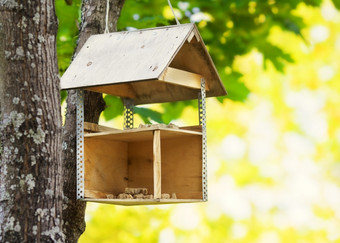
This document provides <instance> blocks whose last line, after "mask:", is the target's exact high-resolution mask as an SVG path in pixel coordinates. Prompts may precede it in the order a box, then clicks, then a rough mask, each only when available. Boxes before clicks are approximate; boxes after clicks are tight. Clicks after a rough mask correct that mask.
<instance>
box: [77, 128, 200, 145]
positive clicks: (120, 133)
mask: <svg viewBox="0 0 340 243" xmlns="http://www.w3.org/2000/svg"><path fill="white" fill-rule="evenodd" d="M154 130H161V131H163V134H162V136H163V137H164V138H172V137H185V136H192V135H197V136H200V135H202V132H200V131H193V130H189V129H177V128H161V127H157V128H153V127H144V128H133V129H127V130H112V131H108V132H100V133H89V134H85V135H84V136H85V137H97V138H99V137H100V138H101V139H105V140H115V141H124V142H134V141H147V140H153V131H154Z"/></svg>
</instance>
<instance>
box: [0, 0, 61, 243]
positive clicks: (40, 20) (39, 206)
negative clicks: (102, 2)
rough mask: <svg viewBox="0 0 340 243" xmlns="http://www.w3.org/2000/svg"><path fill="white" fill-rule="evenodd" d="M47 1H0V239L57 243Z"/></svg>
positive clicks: (57, 160) (51, 33)
mask: <svg viewBox="0 0 340 243" xmlns="http://www.w3.org/2000/svg"><path fill="white" fill-rule="evenodd" d="M57 28H58V24H57V18H56V15H55V8H54V1H53V0H46V1H20V2H19V1H15V0H11V1H8V0H0V103H1V118H0V122H1V124H0V125H1V127H0V132H1V135H0V138H1V148H2V152H1V164H0V170H1V173H0V242H63V241H64V235H63V233H62V228H63V226H62V206H63V200H62V188H63V185H62V184H63V183H62V150H61V145H62V123H61V112H60V95H59V78H58V66H57V61H56V58H57V57H56V33H57Z"/></svg>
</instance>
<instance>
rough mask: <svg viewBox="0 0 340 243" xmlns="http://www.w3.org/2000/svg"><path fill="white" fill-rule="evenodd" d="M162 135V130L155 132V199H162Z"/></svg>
mask: <svg viewBox="0 0 340 243" xmlns="http://www.w3.org/2000/svg"><path fill="white" fill-rule="evenodd" d="M161 178H162V168H161V133H160V130H155V131H154V132H153V183H154V184H153V185H154V186H153V187H154V196H153V197H154V198H155V199H159V198H161V194H162V190H161V188H162V187H161Z"/></svg>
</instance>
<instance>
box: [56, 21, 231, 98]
mask: <svg viewBox="0 0 340 243" xmlns="http://www.w3.org/2000/svg"><path fill="white" fill-rule="evenodd" d="M201 77H204V78H205V79H206V85H207V87H206V88H207V96H220V95H225V94H226V91H225V89H224V87H223V84H222V82H221V80H220V78H219V76H218V73H217V71H216V68H215V66H214V64H213V62H212V60H211V58H210V56H209V54H208V52H207V50H206V48H205V46H204V43H203V40H202V38H201V36H200V34H199V32H198V30H197V28H196V26H195V25H194V24H182V25H174V26H166V27H159V28H152V29H143V30H134V31H124V32H114V33H110V34H100V35H93V36H91V37H90V38H89V39H88V40H87V42H86V43H85V44H84V46H83V48H82V49H81V51H80V52H79V53H78V55H77V56H76V58H75V59H74V60H73V62H72V63H71V65H70V67H69V68H68V69H67V70H66V72H65V73H64V75H63V76H62V78H61V89H77V88H85V89H88V90H93V91H96V92H102V93H108V94H113V95H117V96H121V97H125V98H131V99H133V100H134V103H135V104H147V103H158V102H168V101H178V100H189V99H197V94H198V92H197V89H198V88H199V81H200V78H201Z"/></svg>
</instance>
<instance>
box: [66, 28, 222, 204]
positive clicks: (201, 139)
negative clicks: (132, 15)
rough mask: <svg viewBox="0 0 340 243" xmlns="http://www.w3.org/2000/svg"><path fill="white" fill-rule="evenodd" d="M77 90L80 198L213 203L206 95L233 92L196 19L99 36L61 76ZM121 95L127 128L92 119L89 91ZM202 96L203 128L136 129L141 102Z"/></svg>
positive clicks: (158, 127)
mask: <svg viewBox="0 0 340 243" xmlns="http://www.w3.org/2000/svg"><path fill="white" fill-rule="evenodd" d="M61 89H64V90H65V89H66V90H67V89H77V90H78V91H77V94H78V95H77V97H78V99H77V198H78V199H80V200H85V201H93V202H102V203H110V204H118V205H141V204H162V203H181V202H199V201H206V200H207V168H206V164H207V158H206V124H205V112H206V110H205V97H206V96H207V97H212V96H220V95H225V94H226V91H225V89H224V87H223V85H222V82H221V80H220V78H219V76H218V73H217V71H216V68H215V67H214V64H213V62H212V60H211V58H210V56H209V54H208V52H207V50H206V48H205V45H204V43H203V40H202V38H201V36H200V34H199V32H198V30H197V28H196V26H195V25H194V24H183V25H175V26H166V27H159V28H153V29H144V30H134V31H126V32H116V33H110V34H101V35H94V36H91V37H90V38H89V39H88V41H87V42H86V43H85V44H84V46H83V48H82V49H81V51H80V52H79V54H78V55H77V56H76V58H75V59H74V60H73V62H72V63H71V65H70V67H69V68H68V69H67V70H66V72H65V74H64V75H63V77H62V78H61ZM84 89H85V90H91V91H95V92H99V93H105V94H111V95H116V96H119V97H121V98H122V100H123V103H124V108H125V110H124V130H119V129H113V128H106V127H101V126H98V125H95V124H89V123H84V116H83V112H84V108H83V103H84V101H83V92H82V90H84ZM190 99H198V102H199V125H197V126H191V127H176V126H167V125H164V124H158V125H150V126H147V125H146V126H142V127H139V128H133V106H134V105H139V104H150V103H161V102H170V101H181V100H190Z"/></svg>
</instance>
